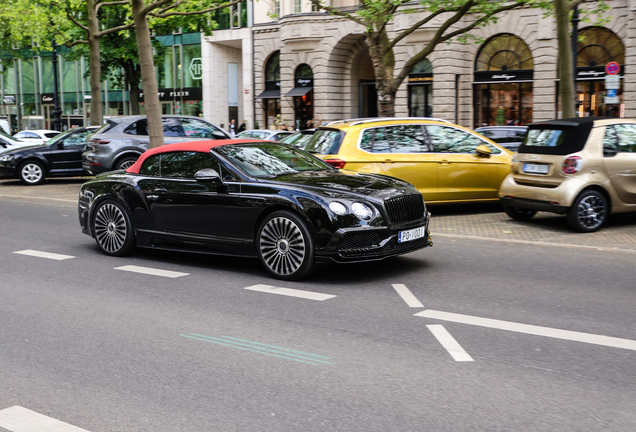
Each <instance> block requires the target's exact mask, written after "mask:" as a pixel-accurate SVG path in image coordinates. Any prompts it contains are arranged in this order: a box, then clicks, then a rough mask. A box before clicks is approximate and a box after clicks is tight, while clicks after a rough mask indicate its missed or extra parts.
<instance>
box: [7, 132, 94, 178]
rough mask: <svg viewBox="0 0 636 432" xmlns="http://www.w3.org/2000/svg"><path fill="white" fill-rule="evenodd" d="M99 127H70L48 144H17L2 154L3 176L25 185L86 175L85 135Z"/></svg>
mask: <svg viewBox="0 0 636 432" xmlns="http://www.w3.org/2000/svg"><path fill="white" fill-rule="evenodd" d="M95 130H97V126H89V127H80V128H75V129H69V130H68V131H66V132H64V133H61V134H59V135H57V136H56V137H55V138H52V139H51V140H50V141H48V142H47V143H46V144H39V145H32V146H23V147H17V148H14V149H11V150H7V151H5V152H3V153H0V177H2V178H17V179H20V181H21V182H22V183H23V184H25V185H30V186H33V185H38V184H41V183H43V182H44V179H45V178H46V177H69V176H78V175H86V172H85V171H84V169H83V168H82V152H83V151H84V147H85V145H86V138H87V137H88V135H89V134H91V133H92V132H95Z"/></svg>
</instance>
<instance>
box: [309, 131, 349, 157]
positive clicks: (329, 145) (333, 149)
mask: <svg viewBox="0 0 636 432" xmlns="http://www.w3.org/2000/svg"><path fill="white" fill-rule="evenodd" d="M340 141H341V139H340V131H338V130H333V129H318V130H317V131H316V132H314V134H313V136H312V137H311V140H309V142H308V143H307V146H306V147H305V150H307V151H308V152H309V153H317V154H337V153H338V150H339V149H340Z"/></svg>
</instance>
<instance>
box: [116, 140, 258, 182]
mask: <svg viewBox="0 0 636 432" xmlns="http://www.w3.org/2000/svg"><path fill="white" fill-rule="evenodd" d="M254 142H262V141H254V140H253V139H251V140H246V139H242V140H238V139H233V140H229V139H227V140H205V141H187V142H182V143H176V144H166V145H162V146H161V147H155V148H153V149H150V150H146V151H145V152H144V153H143V154H142V155H141V156H139V159H137V162H135V163H134V164H133V165H131V166H130V167H129V168H128V169H127V170H126V172H127V173H133V174H139V170H140V169H141V166H142V165H143V163H144V161H145V160H146V159H148V158H149V157H150V156H152V155H156V154H158V153H166V152H173V151H193V152H200V153H209V152H210V150H211V149H213V148H214V147H218V146H222V145H228V144H246V143H254Z"/></svg>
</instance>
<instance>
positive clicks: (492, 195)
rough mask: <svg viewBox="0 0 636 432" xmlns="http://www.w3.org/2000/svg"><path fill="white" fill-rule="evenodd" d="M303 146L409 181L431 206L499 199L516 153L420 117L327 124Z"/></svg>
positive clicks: (333, 160)
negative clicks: (434, 204) (503, 182)
mask: <svg viewBox="0 0 636 432" xmlns="http://www.w3.org/2000/svg"><path fill="white" fill-rule="evenodd" d="M305 150H307V151H309V152H310V153H313V154H315V155H316V156H319V157H320V158H322V159H324V160H325V162H328V163H330V164H331V165H333V166H334V167H337V168H344V169H347V170H352V171H360V172H366V173H373V174H386V175H389V176H392V177H396V178H399V179H402V180H405V181H407V182H409V183H411V184H412V185H414V186H415V187H416V188H417V189H418V190H419V191H420V193H421V194H422V195H423V196H424V199H425V200H426V202H427V203H428V204H433V203H448V202H456V203H458V202H478V201H497V200H498V199H499V197H498V195H497V193H498V192H499V186H500V185H501V182H502V181H503V179H504V177H505V176H506V175H507V174H508V172H510V167H511V163H512V152H510V151H509V150H506V149H504V148H503V147H500V146H498V145H497V144H495V143H493V142H492V141H490V140H488V139H487V138H485V137H483V136H481V135H479V134H477V133H475V132H473V131H471V130H469V129H466V128H463V127H461V126H458V125H455V124H451V123H449V122H447V121H444V120H439V119H431V118H417V117H406V118H394V117H388V118H371V119H357V120H356V119H353V120H343V121H339V122H333V123H329V124H327V125H326V126H321V127H319V128H317V129H316V132H315V133H314V135H313V136H312V138H311V140H310V141H309V142H308V143H307V145H306V146H305Z"/></svg>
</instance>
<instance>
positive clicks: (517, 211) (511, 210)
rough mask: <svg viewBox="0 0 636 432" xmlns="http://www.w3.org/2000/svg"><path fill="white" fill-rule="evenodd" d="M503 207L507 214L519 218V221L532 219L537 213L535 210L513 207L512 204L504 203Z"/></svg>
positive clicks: (512, 217) (515, 218)
mask: <svg viewBox="0 0 636 432" xmlns="http://www.w3.org/2000/svg"><path fill="white" fill-rule="evenodd" d="M503 208H504V211H505V212H506V214H507V215H508V216H510V218H511V219H514V220H518V221H525V220H529V219H532V218H533V217H534V215H536V214H537V212H536V211H535V210H530V209H524V208H520V207H511V206H507V205H504V206H503Z"/></svg>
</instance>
